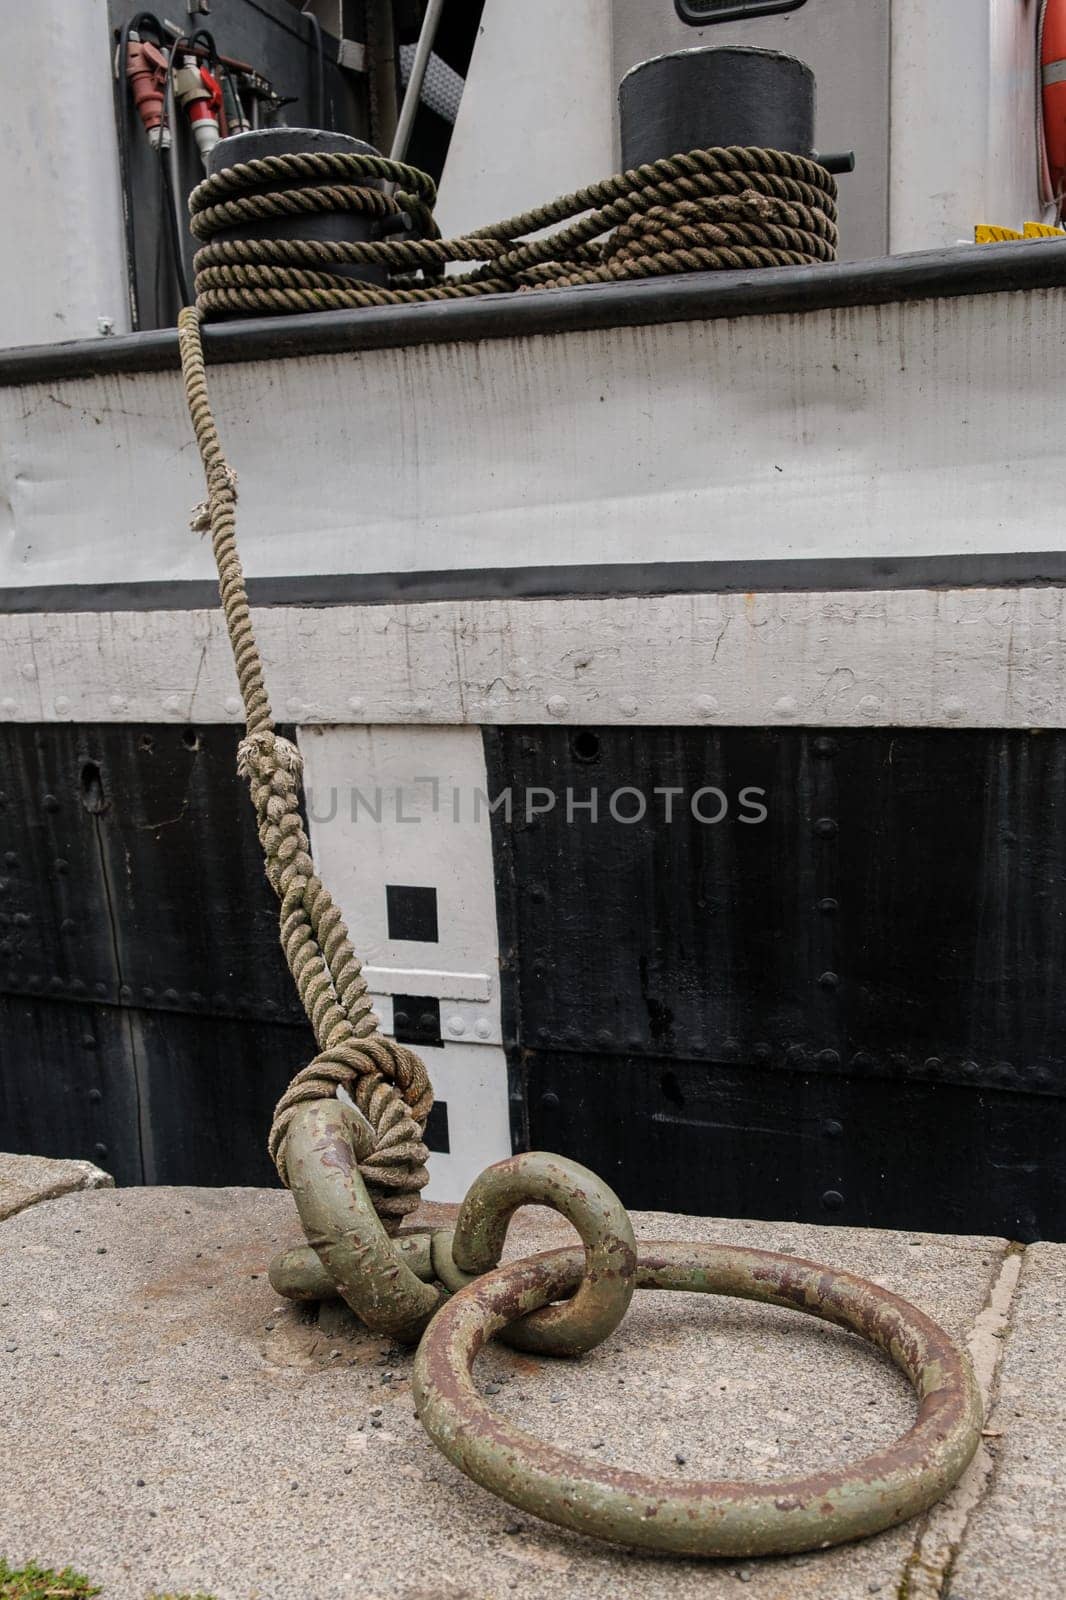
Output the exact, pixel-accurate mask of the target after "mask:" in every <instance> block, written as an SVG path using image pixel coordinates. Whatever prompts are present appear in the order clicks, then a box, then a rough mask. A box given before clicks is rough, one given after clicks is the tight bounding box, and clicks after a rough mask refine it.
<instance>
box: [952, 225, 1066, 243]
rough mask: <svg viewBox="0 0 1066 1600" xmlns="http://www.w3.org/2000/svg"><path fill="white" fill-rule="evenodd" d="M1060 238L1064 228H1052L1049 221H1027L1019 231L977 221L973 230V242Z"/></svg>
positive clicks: (1065, 230)
mask: <svg viewBox="0 0 1066 1600" xmlns="http://www.w3.org/2000/svg"><path fill="white" fill-rule="evenodd" d="M1060 238H1066V228H1054V227H1052V225H1051V224H1050V223H1049V222H1027V223H1025V224H1024V226H1023V229H1022V232H1021V233H1019V232H1018V230H1017V228H1000V227H998V226H997V225H996V223H994V222H978V223H977V224H976V226H975V227H974V230H973V242H974V244H1003V243H1004V241H1005V240H1007V239H1060Z"/></svg>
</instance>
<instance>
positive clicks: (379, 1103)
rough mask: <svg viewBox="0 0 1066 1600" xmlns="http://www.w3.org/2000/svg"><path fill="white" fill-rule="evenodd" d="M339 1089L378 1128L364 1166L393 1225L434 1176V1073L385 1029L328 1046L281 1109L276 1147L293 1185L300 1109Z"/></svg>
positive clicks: (273, 1132) (378, 1205)
mask: <svg viewBox="0 0 1066 1600" xmlns="http://www.w3.org/2000/svg"><path fill="white" fill-rule="evenodd" d="M338 1088H344V1089H345V1090H346V1091H347V1092H348V1094H349V1096H350V1097H351V1099H352V1101H353V1103H354V1104H355V1107H356V1109H357V1110H358V1111H359V1112H360V1113H361V1115H362V1116H363V1117H365V1118H366V1120H367V1122H368V1123H369V1124H370V1127H371V1129H372V1131H373V1138H374V1143H373V1148H372V1149H371V1151H370V1154H369V1155H368V1156H367V1157H366V1158H365V1159H364V1160H363V1161H360V1163H359V1172H360V1174H361V1175H362V1178H363V1181H364V1182H365V1183H366V1186H367V1190H368V1192H369V1194H370V1197H371V1199H372V1201H373V1204H374V1209H375V1210H376V1211H377V1213H378V1215H379V1216H380V1217H381V1220H382V1222H383V1223H384V1225H385V1227H386V1228H388V1229H390V1230H393V1229H395V1228H396V1227H398V1226H399V1223H400V1222H401V1220H402V1219H403V1218H404V1217H405V1216H406V1215H407V1214H408V1212H410V1211H413V1210H414V1209H415V1208H416V1206H417V1205H418V1197H419V1194H420V1193H421V1191H422V1189H423V1187H424V1186H425V1183H426V1180H427V1178H428V1176H429V1175H428V1173H427V1171H426V1161H427V1159H428V1155H429V1152H428V1150H427V1149H426V1146H425V1144H424V1143H423V1139H422V1135H423V1133H424V1131H425V1123H426V1118H427V1117H428V1116H429V1112H430V1108H431V1106H432V1104H433V1091H432V1089H431V1088H430V1084H429V1075H428V1074H427V1072H426V1069H425V1066H424V1064H423V1062H422V1061H421V1059H420V1057H418V1056H417V1055H415V1053H414V1051H413V1050H408V1048H407V1046H406V1045H402V1044H397V1042H396V1040H395V1039H386V1038H385V1037H384V1035H382V1034H379V1033H373V1034H368V1035H367V1036H366V1037H365V1038H362V1039H359V1038H356V1037H354V1036H353V1037H351V1038H349V1039H344V1040H342V1041H341V1042H340V1043H339V1044H337V1045H333V1046H331V1047H330V1048H329V1049H327V1050H323V1051H322V1052H321V1054H319V1055H317V1056H316V1057H315V1059H314V1060H313V1061H312V1062H310V1063H309V1064H308V1065H307V1066H306V1067H304V1068H303V1069H302V1070H301V1071H300V1072H298V1073H297V1074H296V1076H295V1077H294V1078H293V1080H292V1082H291V1083H290V1084H289V1087H288V1088H287V1089H286V1091H285V1093H284V1094H283V1095H282V1097H281V1099H280V1100H279V1101H278V1103H277V1107H276V1108H275V1111H274V1121H273V1124H272V1125H271V1129H270V1139H269V1150H270V1154H271V1157H272V1158H273V1161H274V1164H275V1166H276V1167H277V1169H278V1175H279V1177H280V1178H281V1181H282V1183H284V1184H286V1185H287V1184H288V1175H287V1171H286V1164H285V1143H286V1138H287V1135H288V1131H289V1124H290V1122H291V1121H292V1117H293V1113H294V1112H295V1110H296V1107H297V1106H299V1105H303V1104H305V1103H306V1102H307V1101H308V1100H326V1099H332V1098H333V1097H334V1096H335V1095H336V1093H337V1089H338Z"/></svg>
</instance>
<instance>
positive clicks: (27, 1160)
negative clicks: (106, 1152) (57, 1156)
mask: <svg viewBox="0 0 1066 1600" xmlns="http://www.w3.org/2000/svg"><path fill="white" fill-rule="evenodd" d="M114 1186H115V1180H114V1178H113V1177H112V1176H111V1174H110V1173H109V1172H101V1170H100V1168H99V1167H94V1166H93V1164H92V1162H91V1161H53V1160H52V1159H51V1158H50V1157H49V1156H13V1155H8V1154H6V1153H5V1152H4V1151H0V1221H3V1219H4V1218H5V1217H13V1216H14V1215H15V1212H16V1211H25V1209H26V1207H27V1206H33V1205H36V1204H37V1202H38V1201H39V1200H55V1199H56V1198H57V1196H59V1195H61V1194H70V1193H71V1192H72V1191H73V1190H75V1189H113V1188H114Z"/></svg>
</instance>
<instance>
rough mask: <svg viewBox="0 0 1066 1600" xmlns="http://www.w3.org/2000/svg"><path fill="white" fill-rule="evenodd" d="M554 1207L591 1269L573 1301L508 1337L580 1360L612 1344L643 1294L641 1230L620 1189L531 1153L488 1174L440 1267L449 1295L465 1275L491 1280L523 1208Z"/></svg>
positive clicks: (475, 1187) (571, 1164) (572, 1164)
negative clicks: (636, 1231) (636, 1295)
mask: <svg viewBox="0 0 1066 1600" xmlns="http://www.w3.org/2000/svg"><path fill="white" fill-rule="evenodd" d="M525 1205H542V1206H551V1207H552V1208H553V1209H554V1210H555V1211H558V1212H561V1214H562V1215H563V1216H564V1217H566V1218H567V1220H568V1221H570V1222H572V1223H573V1225H574V1227H575V1228H576V1229H577V1231H578V1233H579V1234H580V1235H581V1242H582V1244H583V1245H584V1247H585V1270H584V1272H583V1273H582V1275H581V1281H580V1283H579V1284H578V1285H577V1288H576V1291H575V1293H574V1295H573V1297H572V1298H571V1299H569V1300H567V1301H565V1302H564V1303H563V1304H562V1305H552V1306H544V1307H543V1309H541V1310H538V1311H535V1312H533V1313H532V1315H530V1316H528V1317H523V1318H522V1319H521V1320H520V1321H517V1322H514V1323H513V1324H512V1325H511V1326H510V1327H508V1328H507V1329H506V1331H505V1332H503V1335H502V1336H503V1337H504V1338H505V1339H506V1341H507V1343H508V1344H512V1345H514V1346H516V1348H518V1349H519V1350H533V1351H536V1352H538V1353H539V1354H541V1355H553V1356H579V1355H584V1354H585V1352H586V1351H588V1350H593V1349H595V1347H596V1345H598V1344H602V1343H603V1341H604V1339H608V1338H610V1336H611V1334H612V1333H613V1332H614V1330H615V1329H616V1328H617V1326H618V1324H619V1323H620V1322H621V1320H622V1318H623V1317H624V1316H625V1314H626V1312H627V1311H628V1309H629V1302H630V1301H631V1300H632V1298H633V1291H634V1289H635V1288H636V1267H637V1243H636V1239H635V1238H634V1236H633V1224H632V1223H631V1222H630V1220H629V1213H628V1212H627V1211H626V1209H625V1207H624V1206H623V1204H622V1202H621V1200H619V1198H618V1196H617V1195H616V1194H615V1192H614V1190H613V1189H612V1188H610V1186H609V1185H608V1184H606V1183H605V1182H604V1181H603V1179H602V1178H600V1177H598V1176H597V1175H596V1173H595V1172H590V1171H589V1169H588V1167H583V1166H582V1165H581V1164H580V1162H577V1161H571V1160H570V1159H569V1158H568V1157H566V1156H556V1155H549V1154H548V1153H547V1152H545V1151H543V1150H527V1151H525V1152H523V1153H522V1154H521V1155H516V1156H510V1157H508V1159H507V1160H505V1161H497V1162H496V1163H495V1164H494V1165H493V1166H491V1167H486V1169H485V1171H484V1172H483V1173H481V1175H480V1177H477V1178H475V1179H474V1182H473V1183H472V1184H471V1185H470V1188H469V1189H468V1190H467V1194H466V1199H465V1200H464V1201H463V1203H462V1205H461V1206H460V1207H459V1215H458V1217H457V1218H456V1223H455V1232H454V1234H453V1236H452V1239H451V1244H450V1248H445V1246H444V1242H443V1241H441V1244H440V1245H439V1246H438V1247H437V1248H436V1249H435V1253H434V1261H435V1263H437V1265H438V1270H439V1271H440V1272H441V1275H442V1277H443V1278H444V1281H445V1283H446V1284H447V1285H448V1287H449V1288H455V1287H456V1286H457V1279H458V1277H459V1275H460V1274H463V1273H483V1272H488V1271H489V1270H490V1268H492V1267H494V1266H495V1265H496V1264H497V1262H498V1261H499V1259H500V1256H501V1255H502V1253H503V1245H504V1240H505V1238H506V1236H507V1229H508V1227H509V1225H510V1221H511V1218H512V1217H513V1216H514V1214H515V1212H516V1211H517V1210H519V1208H520V1207H521V1206H525Z"/></svg>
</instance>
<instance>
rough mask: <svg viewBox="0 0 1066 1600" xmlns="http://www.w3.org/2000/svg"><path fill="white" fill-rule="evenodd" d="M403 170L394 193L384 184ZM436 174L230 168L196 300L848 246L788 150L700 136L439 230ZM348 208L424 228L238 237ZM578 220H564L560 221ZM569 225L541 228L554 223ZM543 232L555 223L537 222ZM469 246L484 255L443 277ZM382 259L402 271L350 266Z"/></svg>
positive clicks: (212, 183) (302, 307)
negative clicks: (549, 196) (703, 146)
mask: <svg viewBox="0 0 1066 1600" xmlns="http://www.w3.org/2000/svg"><path fill="white" fill-rule="evenodd" d="M382 183H387V184H389V185H394V186H395V188H394V190H393V192H392V193H389V192H387V191H386V190H383V189H382V188H380V187H376V185H380V184H382ZM435 198H436V191H435V189H434V186H433V183H432V180H431V179H430V178H428V177H427V176H426V174H425V173H423V172H419V171H418V169H417V168H415V167H408V166H405V165H404V164H403V163H401V162H396V161H388V160H385V159H384V158H383V157H381V156H370V155H360V154H347V153H344V152H337V153H325V152H313V153H307V154H304V155H277V156H267V157H265V158H263V159H261V160H258V161H248V162H244V163H242V164H240V165H237V166H233V167H226V168H223V169H222V170H221V171H220V172H217V173H215V174H213V175H212V176H211V177H209V178H207V179H206V180H205V181H204V182H203V183H201V184H200V185H199V186H198V187H197V188H196V189H194V190H193V193H192V195H191V197H190V200H189V207H190V212H191V227H192V231H193V233H194V234H195V235H196V237H197V238H198V239H200V240H202V241H203V243H202V246H201V248H200V249H199V250H198V251H197V253H196V258H195V267H196V303H197V306H198V307H199V309H200V310H201V311H202V312H203V314H204V315H205V316H207V317H211V316H227V315H228V316H232V315H234V314H240V313H245V314H249V313H260V314H262V313H268V314H269V313H284V312H297V311H331V310H342V309H344V308H348V307H359V306H375V305H401V304H405V303H407V302H411V301H422V300H451V299H461V298H464V297H469V296H471V295H483V294H501V293H505V292H507V291H510V290H515V289H534V288H572V287H574V286H576V285H579V284H587V283H607V282H612V281H618V280H620V279H624V278H647V277H655V276H660V275H663V274H671V273H679V272H706V271H717V270H721V269H734V270H737V269H746V268H752V267H756V268H758V267H782V266H803V265H808V264H810V263H813V262H818V261H831V260H833V258H834V257H835V255H836V242H837V227H836V183H835V181H834V179H833V178H832V177H831V176H830V174H829V173H828V172H826V170H825V168H824V167H820V166H819V165H818V164H817V162H814V161H810V160H808V159H807V158H806V157H804V156H797V155H791V154H789V153H788V152H786V151H782V150H762V149H757V148H742V147H734V148H730V149H721V150H717V149H716V150H691V151H689V152H688V153H687V154H685V155H676V156H668V157H666V158H665V159H663V160H662V161H655V162H652V163H650V164H649V165H647V166H643V167H637V168H634V169H633V170H632V171H629V172H622V173H617V174H615V175H614V176H613V177H610V178H605V179H603V181H602V182H600V183H594V184H590V185H589V186H588V187H587V188H585V189H580V190H578V191H577V192H576V193H574V194H569V195H562V196H560V197H559V198H558V199H557V200H553V201H550V202H549V203H548V204H546V205H542V206H537V207H535V208H534V209H533V210H531V211H525V212H522V213H521V214H520V215H519V216H515V217H509V218H508V219H507V220H506V221H504V222H498V223H496V224H494V225H493V226H491V227H488V228H485V229H482V230H479V231H478V232H477V233H474V234H469V235H466V236H464V237H462V238H458V239H441V238H440V236H439V232H438V229H437V227H436V224H435V222H434V221H433V216H432V206H433V203H434V200H435ZM327 212H348V213H353V214H356V215H359V216H363V217H366V218H369V219H371V220H372V221H373V222H375V223H376V224H377V225H379V226H381V227H383V228H384V229H391V230H392V231H396V230H397V229H401V230H403V231H404V232H406V233H415V234H419V233H420V234H423V235H424V237H421V238H417V237H395V238H394V237H384V238H378V239H372V240H368V241H366V242H354V241H353V242H343V241H337V240H325V239H225V238H221V237H220V235H221V234H223V233H225V232H227V231H229V230H231V229H234V228H236V229H240V228H241V227H242V226H247V225H248V224H249V223H253V222H254V223H264V222H269V221H270V220H271V219H272V218H274V217H292V216H299V215H315V214H319V215H320V214H323V213H327ZM560 223H564V224H566V225H565V226H562V227H558V226H556V225H557V224H560ZM553 226H555V227H556V231H555V232H554V233H551V234H547V235H543V234H541V230H543V229H545V228H549V227H553ZM531 234H541V236H540V237H537V238H530V237H528V236H529V235H531ZM455 262H474V263H478V264H477V265H475V266H474V267H473V268H472V270H470V271H467V272H462V273H458V274H456V275H454V276H451V277H448V278H445V277H444V269H445V267H446V266H448V265H449V264H451V263H455ZM358 267H377V268H383V269H384V270H385V272H386V273H387V275H388V283H387V285H384V286H381V287H379V286H377V285H376V284H373V283H368V282H366V281H360V280H358V279H357V278H353V277H352V276H351V274H350V273H349V274H347V275H346V274H345V273H344V272H343V271H338V270H337V269H338V268H342V269H343V268H358Z"/></svg>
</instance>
